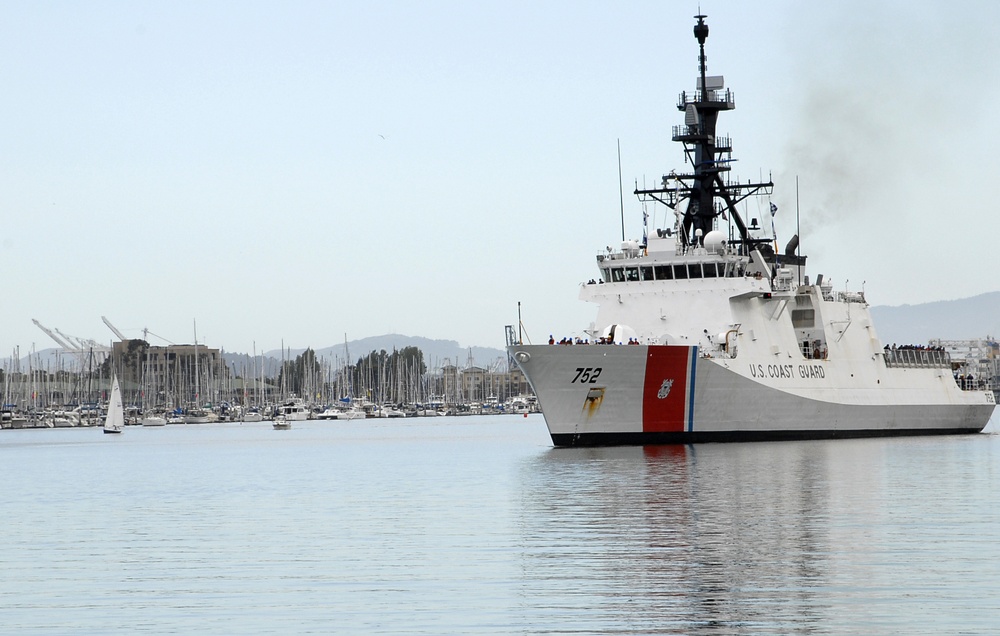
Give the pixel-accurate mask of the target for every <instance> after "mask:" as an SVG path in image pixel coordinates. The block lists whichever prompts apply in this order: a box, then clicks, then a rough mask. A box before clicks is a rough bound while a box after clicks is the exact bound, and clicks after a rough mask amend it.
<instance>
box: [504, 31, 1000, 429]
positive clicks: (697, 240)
mask: <svg viewBox="0 0 1000 636" xmlns="http://www.w3.org/2000/svg"><path fill="white" fill-rule="evenodd" d="M696 20H697V23H696V25H695V27H694V34H695V37H696V39H697V40H698V45H699V69H698V71H699V72H698V77H697V79H696V89H695V90H694V91H692V92H683V93H681V95H680V98H679V100H678V103H677V106H678V110H679V111H681V112H682V113H683V117H684V123H683V124H682V125H679V126H676V127H674V129H673V131H672V138H673V141H675V142H679V143H681V144H682V145H683V148H684V153H685V156H686V158H687V163H688V164H690V166H691V168H692V170H691V171H689V172H683V173H679V172H670V173H669V174H667V175H665V176H664V177H663V179H662V181H661V182H660V184H659V187H657V188H652V189H638V188H637V189H636V191H635V194H636V195H637V196H638V197H639V198H640V200H641V201H643V202H644V205H647V206H656V207H657V208H659V209H661V210H664V211H666V213H667V214H666V218H667V219H668V222H667V224H666V227H662V228H658V229H655V231H650V230H649V229H648V228H647V227H646V226H645V224H644V236H643V238H642V240H637V241H623V242H622V245H621V248H620V249H612V248H607V249H606V250H604V251H603V252H602V253H600V254H598V256H597V265H598V270H599V277H598V278H596V279H592V280H591V281H590V282H588V283H586V284H584V285H582V286H581V289H580V298H581V299H582V300H585V301H588V302H593V303H595V304H597V306H598V311H597V317H596V319H595V321H594V322H593V323H592V324H591V325H590V326H589V328H587V329H586V330H585V332H586V338H583V339H577V341H576V342H577V343H578V344H573V345H569V346H559V345H526V344H523V343H520V342H510V343H508V344H509V347H508V351H509V353H510V354H511V356H512V357H513V358H514V360H516V361H517V364H518V365H519V366H520V368H521V369H522V371H523V372H524V373H525V375H526V377H527V378H528V380H529V382H530V383H531V385H532V387H533V388H534V390H535V393H536V395H537V396H538V400H539V404H540V406H541V408H542V411H543V413H544V414H545V419H546V423H547V425H548V427H549V431H550V433H551V435H552V439H553V441H554V443H555V444H556V445H592V444H622V443H657V442H697V441H731V440H748V439H791V438H824V437H858V436H875V435H909V434H934V433H959V432H977V431H980V430H982V428H983V427H984V426H985V425H986V423H987V422H988V420H989V418H990V415H991V414H992V411H993V407H994V395H993V393H992V392H990V391H983V390H977V389H975V388H973V389H970V388H969V387H968V386H960V385H959V383H958V382H957V381H956V377H955V374H954V372H953V369H952V365H951V360H950V358H949V356H948V354H947V352H945V351H942V350H937V349H921V350H919V352H917V350H909V349H906V350H897V349H894V348H892V347H885V346H883V345H882V343H880V342H879V339H878V337H877V335H876V332H875V327H874V325H873V324H872V321H871V315H870V312H869V307H868V303H867V300H866V298H865V296H864V293H863V292H851V291H847V290H843V291H836V290H834V288H833V285H832V284H831V282H830V281H829V280H828V279H824V277H823V276H822V275H819V276H816V278H815V279H814V280H810V278H809V276H808V275H807V274H806V271H805V262H806V258H805V257H804V256H802V255H800V254H799V253H798V237H797V236H795V237H793V238H792V240H791V241H790V242H789V244H788V245H787V246H786V248H785V249H784V250H783V251H782V252H780V253H779V252H778V251H777V250H776V249H775V247H776V246H775V244H774V236H773V233H772V235H771V236H767V235H766V233H765V232H763V231H760V228H758V227H757V219H753V221H752V222H751V224H750V226H747V224H746V223H745V222H744V219H743V216H742V215H741V213H740V212H739V210H738V205H739V204H740V203H741V202H742V201H743V200H745V199H747V198H748V197H767V196H769V195H770V194H771V191H772V189H773V183H771V182H770V181H768V182H761V183H751V182H746V183H739V182H734V181H730V180H729V178H728V175H729V173H730V166H731V163H732V156H731V155H732V145H731V141H730V139H729V138H728V137H724V136H720V135H719V134H718V133H717V131H716V126H717V122H718V116H719V114H720V113H721V112H723V111H728V110H731V109H733V108H735V100H734V97H733V94H732V92H731V91H730V90H729V89H727V88H725V82H724V79H723V78H722V77H721V76H709V75H708V73H707V65H706V57H705V41H706V39H707V37H708V25H707V24H706V22H705V16H703V15H699V16H696ZM772 206H773V204H770V203H769V202H768V206H767V207H766V208H765V209H766V210H767V212H768V213H769V214H771V215H773V212H774V210H775V208H774V207H772ZM644 218H648V215H646V214H644ZM584 343H585V344H584ZM629 345H631V346H629ZM918 353H919V355H918Z"/></svg>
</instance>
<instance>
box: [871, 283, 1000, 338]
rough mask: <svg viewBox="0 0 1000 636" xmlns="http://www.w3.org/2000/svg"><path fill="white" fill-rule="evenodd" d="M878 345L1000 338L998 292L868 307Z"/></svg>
mask: <svg viewBox="0 0 1000 636" xmlns="http://www.w3.org/2000/svg"><path fill="white" fill-rule="evenodd" d="M872 318H873V320H874V321H875V331H876V333H878V337H879V340H881V341H882V344H892V343H896V344H926V343H927V341H929V340H933V339H938V338H940V339H942V340H969V339H972V338H985V337H986V336H993V337H994V338H995V337H1000V292H990V293H988V294H980V295H979V296H973V297H971V298H960V299H958V300H942V301H938V302H932V303H922V304H919V305H900V306H898V307H889V306H879V307H872Z"/></svg>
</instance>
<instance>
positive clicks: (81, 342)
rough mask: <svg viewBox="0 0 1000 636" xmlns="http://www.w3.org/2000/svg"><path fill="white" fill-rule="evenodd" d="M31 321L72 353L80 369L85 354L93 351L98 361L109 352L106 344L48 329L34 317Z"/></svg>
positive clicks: (84, 359)
mask: <svg viewBox="0 0 1000 636" xmlns="http://www.w3.org/2000/svg"><path fill="white" fill-rule="evenodd" d="M31 322H33V323H35V326H36V327H38V328H39V329H41V330H42V331H43V332H45V335H47V336H48V337H49V338H52V340H53V341H54V342H55V343H56V344H57V345H59V346H60V347H61V348H62V349H64V350H65V351H66V352H67V353H71V354H73V355H74V356H75V357H76V358H77V360H78V361H79V363H80V368H81V369H82V368H83V366H84V364H85V363H86V360H87V356H88V355H89V354H90V353H93V354H94V355H95V357H96V359H97V362H98V363H100V362H101V361H103V360H104V358H106V357H107V356H108V354H110V353H111V348H110V347H108V346H106V345H102V344H100V343H98V342H95V341H93V340H87V339H85V338H75V337H73V336H67V335H66V334H64V333H63V332H61V331H59V330H58V329H49V328H48V327H46V326H45V325H43V324H42V323H40V322H38V321H37V320H35V319H34V318H32V319H31Z"/></svg>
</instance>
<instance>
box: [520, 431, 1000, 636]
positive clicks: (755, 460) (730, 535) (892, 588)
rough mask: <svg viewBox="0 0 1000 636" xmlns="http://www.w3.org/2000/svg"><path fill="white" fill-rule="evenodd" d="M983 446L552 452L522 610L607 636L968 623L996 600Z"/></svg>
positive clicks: (528, 516)
mask: <svg viewBox="0 0 1000 636" xmlns="http://www.w3.org/2000/svg"><path fill="white" fill-rule="evenodd" d="M974 446H975V442H974V441H971V440H970V438H968V437H963V438H957V439H954V440H950V441H941V440H939V439H937V440H933V441H926V440H925V441H922V442H921V441H912V440H907V441H901V440H858V441H850V442H846V441H845V442H839V443H832V444H831V443H828V442H788V443H778V444H773V443H754V444H746V445H739V444H737V445H702V446H697V447H695V446H649V447H633V448H623V447H611V448H589V449H553V450H551V451H549V452H547V453H545V454H544V455H541V456H539V457H537V458H535V459H534V460H533V461H531V462H529V463H527V464H526V465H525V467H524V470H523V471H522V473H521V477H522V478H523V482H524V483H523V484H522V497H523V500H522V502H521V504H522V507H521V510H520V514H521V519H520V525H521V527H522V529H523V542H524V544H523V552H522V556H521V558H522V568H523V572H524V576H523V579H522V586H523V590H524V591H523V595H522V596H523V597H524V599H526V600H525V610H526V611H528V612H537V613H538V616H537V617H536V618H537V619H538V620H541V621H544V622H549V621H552V623H553V625H555V624H560V625H563V626H564V628H565V629H566V630H567V631H570V632H572V631H573V630H574V629H576V628H581V629H586V631H588V632H595V631H596V633H623V632H625V633H631V632H632V630H635V632H636V633H679V634H680V633H684V634H687V633H754V634H757V633H786V634H787V633H815V632H816V631H817V630H821V631H822V630H827V629H830V628H836V629H835V631H838V629H839V630H847V632H849V633H864V632H865V631H866V630H868V632H867V633H886V631H889V632H892V633H925V631H926V630H928V629H930V630H931V632H930V633H934V630H935V629H946V628H948V627H955V626H956V625H964V626H966V627H968V626H969V625H970V623H969V622H968V621H969V620H972V621H973V624H974V623H975V619H974V618H971V617H973V616H974V613H975V612H982V611H983V610H984V609H986V606H985V605H984V604H988V603H990V602H991V601H990V600H989V599H990V597H991V596H992V597H994V598H995V593H996V591H997V590H996V588H997V587H998V585H997V583H996V582H995V577H993V575H992V573H991V572H990V566H989V565H988V563H989V559H983V556H984V555H986V554H989V555H995V553H996V551H997V550H996V547H995V546H994V547H985V546H986V544H987V542H988V538H987V537H988V536H992V535H993V534H995V533H994V531H992V530H990V529H989V528H990V527H991V526H990V524H989V523H986V521H988V520H984V519H983V517H984V515H987V514H992V513H985V512H984V511H983V510H982V509H981V504H980V503H977V502H979V501H981V500H980V499H978V497H977V494H976V493H977V491H978V490H979V486H977V485H976V484H977V483H978V482H977V481H975V480H972V481H970V482H968V483H967V484H966V487H968V486H971V491H970V490H964V491H963V486H962V485H961V482H962V479H963V478H964V477H962V476H961V475H959V473H962V474H963V475H964V474H966V473H965V471H963V470H960V469H956V466H955V462H958V464H959V465H961V464H963V463H964V461H965V460H970V459H971V458H970V457H969V456H968V454H969V453H972V454H975V453H976V452H977V450H976V449H975V447H974ZM981 446H982V445H980V447H981ZM941 481H943V482H944V483H945V484H950V485H945V486H944V488H941V487H940V486H939V484H940V483H941ZM982 488H988V484H986V483H985V480H984V481H983V482H982ZM995 520H996V519H995V515H993V521H995ZM990 523H992V522H990ZM977 529H980V530H983V533H982V534H979V536H977V532H976V530H977ZM979 537H981V539H980V538H979ZM983 550H986V551H985V552H984V551H983ZM984 586H985V588H984ZM992 612H993V613H994V615H995V613H996V608H995V607H994V608H993V610H992ZM959 617H961V618H960V619H959ZM597 618H599V621H597V623H603V624H604V628H598V629H596V630H595V619H597ZM956 620H959V622H957V623H956ZM872 630H874V631H872ZM838 633H843V632H842V631H838Z"/></svg>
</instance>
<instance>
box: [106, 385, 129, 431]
mask: <svg viewBox="0 0 1000 636" xmlns="http://www.w3.org/2000/svg"><path fill="white" fill-rule="evenodd" d="M124 428H125V408H124V407H123V406H122V390H121V388H120V387H119V386H118V374H115V375H113V376H112V380H111V399H110V400H108V416H107V417H106V418H105V419H104V432H105V433H121V432H122V430H124Z"/></svg>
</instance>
